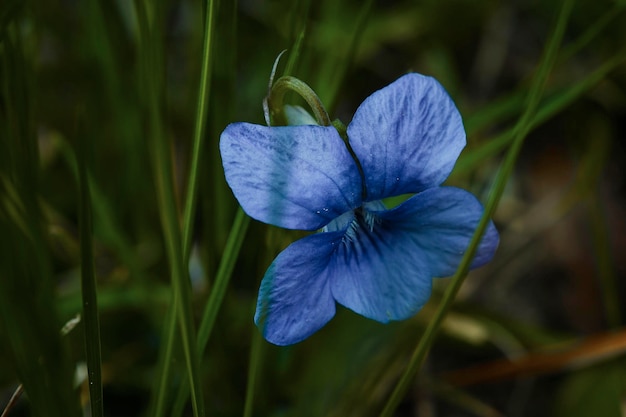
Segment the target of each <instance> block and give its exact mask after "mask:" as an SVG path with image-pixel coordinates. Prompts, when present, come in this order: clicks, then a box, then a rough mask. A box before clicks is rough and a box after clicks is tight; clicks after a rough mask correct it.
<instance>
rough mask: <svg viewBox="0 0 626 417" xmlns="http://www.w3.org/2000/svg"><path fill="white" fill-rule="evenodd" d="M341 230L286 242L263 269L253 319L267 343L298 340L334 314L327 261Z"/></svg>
mask: <svg viewBox="0 0 626 417" xmlns="http://www.w3.org/2000/svg"><path fill="white" fill-rule="evenodd" d="M342 235H343V233H342V232H328V233H316V234H314V235H310V236H307V237H305V238H303V239H300V240H298V241H296V242H294V243H292V244H291V245H289V246H288V247H287V248H286V249H285V250H284V251H282V252H281V253H280V254H279V255H278V257H276V259H275V260H274V262H273V263H272V265H270V267H269V269H268V270H267V272H266V273H265V276H264V277H263V281H262V282H261V288H260V290H259V298H258V300H257V309H256V313H255V315H254V322H255V323H256V325H257V326H259V328H260V329H261V331H262V333H263V336H264V337H265V338H266V339H267V340H268V341H269V342H271V343H274V344H276V345H280V346H285V345H291V344H294V343H297V342H300V341H302V340H304V339H306V338H307V337H309V336H310V335H312V334H313V333H315V332H316V331H318V330H319V329H320V328H322V327H323V326H324V325H325V324H326V323H328V321H329V320H330V319H331V318H333V316H334V315H335V300H334V299H333V296H332V293H331V291H330V282H329V275H328V263H329V261H330V259H331V254H332V252H333V251H334V250H335V247H336V246H337V245H338V244H339V242H340V241H341V236H342Z"/></svg>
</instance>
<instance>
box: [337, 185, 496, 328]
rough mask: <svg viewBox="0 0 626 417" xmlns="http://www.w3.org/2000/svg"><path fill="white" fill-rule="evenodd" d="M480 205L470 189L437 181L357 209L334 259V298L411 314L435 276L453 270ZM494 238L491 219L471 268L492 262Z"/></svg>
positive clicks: (361, 309) (352, 305)
mask: <svg viewBox="0 0 626 417" xmlns="http://www.w3.org/2000/svg"><path fill="white" fill-rule="evenodd" d="M366 208H367V207H366ZM482 211H483V210H482V206H481V205H480V203H479V202H478V201H477V200H476V199H475V198H474V196H472V195H471V194H470V193H468V192H466V191H463V190H461V189H458V188H452V187H436V188H431V189H428V190H426V191H424V192H422V193H420V194H417V195H415V196H413V197H411V198H410V199H409V200H407V201H405V202H404V203H403V204H401V205H400V206H398V207H396V208H395V209H393V210H384V211H383V210H381V211H376V210H374V211H372V210H370V211H369V213H365V214H363V215H361V216H357V221H358V225H357V226H356V227H353V230H354V231H353V233H352V237H351V239H345V240H344V241H343V242H342V244H341V245H340V246H339V247H338V249H337V251H336V252H335V257H334V258H333V263H331V268H332V269H333V271H334V276H333V280H332V281H331V289H332V292H333V296H334V297H335V300H336V301H337V302H339V303H340V304H342V305H344V306H346V307H348V308H349V309H351V310H353V311H355V312H356V313H358V314H361V315H363V316H366V317H369V318H371V319H374V320H377V321H380V322H387V321H389V320H401V319H406V318H408V317H411V316H412V315H413V314H415V313H416V312H417V311H419V309H420V308H421V307H422V306H423V305H424V304H425V303H426V301H427V300H428V298H429V297H430V292H431V285H432V277H435V276H448V275H450V274H452V273H454V271H455V270H456V268H457V267H458V265H459V262H460V260H461V257H462V256H463V253H464V252H465V250H466V249H467V246H468V244H469V241H470V238H471V236H472V234H473V232H474V229H475V227H476V226H477V224H478V220H479V218H480V216H481V214H482ZM497 244H498V234H497V231H496V230H495V227H494V226H493V224H490V225H489V228H488V230H487V232H486V234H485V236H484V237H483V240H482V243H481V245H480V247H479V251H478V254H477V256H476V258H475V260H474V262H473V264H472V267H477V266H480V265H482V264H484V263H485V262H488V261H489V260H490V259H491V257H492V256H493V253H494V251H495V248H496V246H497Z"/></svg>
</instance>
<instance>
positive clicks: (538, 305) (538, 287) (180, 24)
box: [0, 0, 626, 417]
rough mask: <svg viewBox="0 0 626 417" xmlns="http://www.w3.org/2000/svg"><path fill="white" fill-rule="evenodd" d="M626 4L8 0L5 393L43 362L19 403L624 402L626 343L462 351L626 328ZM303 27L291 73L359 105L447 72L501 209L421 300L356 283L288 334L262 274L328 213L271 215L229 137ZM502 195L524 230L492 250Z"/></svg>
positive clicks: (488, 196) (72, 408)
mask: <svg viewBox="0 0 626 417" xmlns="http://www.w3.org/2000/svg"><path fill="white" fill-rule="evenodd" d="M555 16H556V17H557V18H555ZM624 18H625V14H624V5H623V2H611V1H608V0H606V1H604V0H601V1H597V2H572V1H569V0H565V1H563V2H556V3H555V2H543V3H542V2H533V3H529V4H524V5H515V4H499V3H497V2H495V3H494V2H489V1H486V0H484V1H482V0H481V1H477V2H463V1H453V2H433V1H431V2H410V1H396V2H391V3H390V2H387V3H385V2H373V1H367V2H357V1H345V2H333V1H330V0H324V1H321V2H317V3H316V2H311V1H308V0H305V1H296V2H288V1H285V0H276V1H272V2H243V1H240V2H237V1H232V2H226V1H211V0H208V1H183V2H149V1H144V0H135V1H132V2H124V1H117V2H104V1H100V0H88V1H85V2H82V3H80V4H65V3H64V4H63V5H62V6H61V5H60V3H58V2H51V3H43V2H42V3H40V4H34V3H28V2H22V1H19V0H8V1H3V2H0V410H2V409H3V408H4V406H5V404H6V402H7V401H8V399H9V397H10V396H11V394H12V393H13V392H14V391H15V388H16V387H17V386H18V385H20V384H21V385H22V387H23V389H24V391H25V393H26V395H22V396H21V397H20V398H19V399H18V401H17V402H16V403H15V404H14V405H13V406H12V409H10V410H7V415H9V416H12V415H15V416H19V415H35V416H39V415H46V416H74V415H79V414H81V413H82V414H84V413H86V412H87V411H86V410H90V411H89V412H90V413H91V415H93V416H99V415H102V416H113V415H133V416H134V415H137V416H151V417H152V416H166V415H167V416H170V415H173V416H182V415H194V416H202V415H207V416H239V415H244V416H246V417H250V416H297V417H307V416H312V417H313V416H321V415H322V416H342V417H350V416H355V417H356V416H358V417H364V416H365V417H367V416H376V415H384V416H389V417H391V416H393V415H412V414H411V413H412V411H410V410H415V409H419V408H420V407H424V408H429V409H431V410H435V415H442V416H445V415H453V414H454V415H458V414H461V415H478V416H481V415H492V414H493V413H494V412H498V413H501V414H502V415H537V416H542V415H544V416H552V415H568V416H574V417H577V416H579V415H580V416H583V415H589V414H594V413H595V414H597V415H609V416H612V415H616V416H617V415H619V410H620V408H619V401H620V398H622V397H623V394H624V392H626V385H624V380H623V378H620V377H619V375H620V372H622V373H623V371H624V369H625V368H624V363H623V362H624V361H623V360H621V359H620V355H623V353H622V352H623V348H621V347H619V346H618V347H616V346H611V347H610V348H612V349H616V350H615V352H613V354H614V355H617V358H616V359H613V360H612V361H609V362H607V361H606V360H604V362H603V361H602V360H600V361H599V360H597V359H595V358H597V355H596V354H597V352H588V355H589V356H588V358H594V359H593V360H589V361H588V362H585V361H581V362H580V363H578V362H577V363H576V364H575V365H576V367H574V366H573V365H572V367H567V368H565V369H559V370H557V371H556V373H554V374H551V375H550V376H548V375H544V374H538V375H535V376H534V377H533V378H534V379H533V385H523V384H525V382H521V381H520V380H518V379H515V378H512V379H509V380H506V381H502V382H499V383H497V384H493V383H492V384H485V385H484V386H481V387H479V388H478V389H474V388H475V387H456V386H451V385H449V384H448V382H447V380H446V379H445V375H446V372H447V371H450V370H456V369H461V368H466V367H470V366H476V365H479V364H481V363H483V362H489V361H492V360H497V359H500V358H502V357H505V356H506V357H515V356H517V355H524V354H526V353H528V352H533V351H536V350H544V349H552V348H553V345H554V344H555V343H557V342H560V341H565V340H572V339H583V338H585V337H587V336H593V335H598V334H599V335H602V334H604V333H605V332H609V331H610V332H614V333H615V334H618V335H619V334H621V332H623V331H624V330H623V326H624V309H623V308H622V307H621V306H622V304H624V301H625V300H624V285H623V279H622V278H623V271H624V270H625V268H624V260H623V259H622V258H623V257H622V256H620V255H621V253H622V252H623V251H624V242H623V239H622V238H621V236H622V235H623V233H622V231H623V228H624V225H623V220H622V219H623V218H625V216H624V215H625V211H626V207H625V205H624V200H625V199H624V187H623V182H622V179H621V178H622V177H623V169H622V168H621V167H622V166H623V164H624V163H625V162H626V161H625V160H624V155H625V154H626V153H624V145H623V140H622V139H621V138H623V137H624V124H623V120H624V114H625V110H624V109H626V93H625V92H626V75H625V74H626V66H625V60H626V58H625V57H626V50H625V49H624V46H623V45H622V43H623V42H621V41H620V40H621V39H624V36H626V32H625V31H626V29H625V28H626V25H624V24H623V22H624ZM285 49H286V50H287V53H286V54H285V55H284V57H283V59H282V60H281V61H280V63H279V65H278V66H277V72H276V77H275V80H278V79H279V78H280V77H281V76H283V75H289V76H292V77H296V78H297V79H299V80H301V81H302V82H304V83H306V84H307V85H309V86H311V88H312V89H313V90H314V92H315V93H316V94H317V96H318V97H319V99H320V100H321V102H322V103H323V105H324V107H325V109H326V110H328V113H329V117H330V120H335V119H340V120H341V121H342V122H343V123H344V124H346V125H347V124H348V123H349V121H350V119H351V116H352V114H353V113H354V111H355V110H356V108H357V107H358V105H359V104H360V103H361V102H362V100H363V99H364V98H365V97H367V96H368V95H370V94H371V93H372V92H374V91H375V90H377V89H379V88H382V87H383V86H385V85H387V84H389V83H390V82H392V81H393V80H395V79H396V78H398V77H399V76H401V75H402V74H404V73H406V72H408V71H417V72H421V73H425V74H428V75H432V76H434V77H436V78H437V79H439V80H440V81H441V82H442V84H443V85H444V86H445V87H446V89H447V90H448V91H449V93H450V94H451V96H452V97H453V99H454V100H455V102H456V103H457V105H458V106H459V108H460V110H461V113H462V115H463V118H464V123H465V126H466V130H467V136H468V145H467V148H466V149H465V150H464V151H463V153H462V154H461V157H460V158H459V160H458V162H457V164H456V166H455V169H454V171H453V173H452V175H451V177H450V178H449V179H448V182H449V183H450V184H453V185H459V186H462V187H464V188H467V189H469V190H471V191H472V192H473V193H475V194H476V195H477V196H478V197H479V199H480V200H481V201H482V202H483V203H484V205H485V216H484V218H483V220H482V222H481V224H480V226H479V228H478V230H477V232H476V236H475V239H474V240H473V241H472V244H471V245H470V247H469V248H468V250H467V252H466V256H465V258H464V262H463V263H462V265H461V266H460V267H459V270H458V271H457V273H456V274H455V275H454V276H453V277H452V278H451V279H450V280H443V281H442V280H437V281H436V283H435V290H434V293H433V297H432V300H431V302H430V303H429V304H428V305H427V306H426V308H425V309H424V310H423V311H422V312H420V313H419V314H418V315H417V316H416V317H415V318H412V319H410V320H407V321H404V322H399V323H392V324H390V325H386V326H385V325H380V324H378V323H373V322H370V321H368V320H367V319H364V318H362V317H359V316H356V315H355V314H353V313H351V312H350V311H347V310H346V309H343V308H339V309H338V313H337V317H336V318H335V319H334V320H333V321H332V322H331V323H329V325H327V326H326V327H325V328H324V329H322V330H321V331H320V332H318V333H317V334H315V335H314V336H312V337H311V338H309V339H308V340H306V341H304V342H302V343H299V344H297V345H295V346H292V347H286V348H278V347H276V346H272V345H269V344H268V343H267V342H266V341H265V340H263V338H262V337H261V335H260V334H259V332H258V329H257V328H256V327H255V326H254V324H253V321H252V318H253V313H254V308H255V305H256V296H257V291H258V285H259V282H260V279H261V277H262V276H263V274H264V272H265V270H266V268H267V267H268V266H269V264H270V263H271V261H272V259H273V258H274V257H275V256H276V255H277V254H278V253H279V252H280V250H282V249H284V248H285V247H286V246H287V245H289V244H290V243H291V242H293V241H295V240H296V239H298V238H300V237H301V236H303V235H304V234H303V233H302V232H297V231H286V230H282V229H278V228H274V227H271V226H267V225H263V224H260V223H258V222H255V221H251V219H250V218H248V217H247V216H246V215H245V213H244V212H243V211H242V210H241V209H240V208H239V207H238V206H237V202H236V200H235V199H234V198H233V195H232V193H231V191H230V189H229V188H228V185H227V184H226V182H225V180H224V174H223V170H222V165H221V158H220V155H219V151H218V144H219V137H220V133H221V132H222V130H223V129H224V128H225V127H226V126H227V124H228V123H231V122H236V121H247V122H251V123H259V124H264V123H265V122H264V114H263V107H262V102H263V99H264V97H265V96H266V95H267V93H268V90H267V86H268V79H269V76H270V72H271V70H272V64H273V62H274V60H275V59H276V56H277V55H278V54H279V53H280V52H281V51H282V50H285ZM498 54H502V55H498ZM284 103H285V104H300V105H304V103H303V102H302V101H300V100H299V99H298V98H297V97H295V95H293V94H291V95H289V94H287V95H285V96H284ZM488 218H493V219H494V220H495V222H496V225H497V227H498V229H499V230H500V232H501V237H502V240H501V247H500V248H499V250H498V253H497V255H496V258H495V259H494V261H493V262H492V264H491V265H488V266H486V267H484V268H481V269H479V270H477V271H474V272H472V273H470V274H469V275H468V274H467V272H468V265H469V260H470V259H471V257H472V253H473V251H474V250H475V248H476V245H477V243H478V239H479V237H480V234H481V233H482V229H484V227H485V225H486V221H487V220H488ZM77 313H81V317H82V321H81V323H80V324H79V325H78V326H77V328H76V330H75V331H73V332H72V333H70V334H67V335H65V336H62V335H61V334H60V333H59V330H60V329H61V327H62V326H63V324H64V323H65V322H66V321H67V320H69V319H70V318H72V317H74V316H75V315H76V314H77ZM607 348H608V347H607ZM83 364H86V367H87V374H86V376H83V377H81V375H83V374H81V372H80V369H82V367H83ZM607 372H608V373H607ZM604 374H606V375H608V376H607V378H600V377H599V376H601V375H604ZM74 378H78V379H76V381H74ZM520 387H521V388H520ZM524 387H525V388H524ZM516 395H517V396H518V397H516ZM522 397H523V398H522ZM573 398H575V401H574V400H573ZM89 399H91V401H89ZM87 401H89V403H87ZM516 401H517V402H516ZM520 404H521V405H520ZM382 410H384V411H382ZM381 411H382V414H380V413H381Z"/></svg>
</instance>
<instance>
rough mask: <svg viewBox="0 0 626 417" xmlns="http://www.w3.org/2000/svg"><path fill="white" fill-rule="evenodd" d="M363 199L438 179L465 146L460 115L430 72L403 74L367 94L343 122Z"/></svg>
mask: <svg viewBox="0 0 626 417" xmlns="http://www.w3.org/2000/svg"><path fill="white" fill-rule="evenodd" d="M348 138H349V140H350V145H351V146H352V149H353V150H354V152H355V154H356V156H357V158H358V159H359V161H360V162H361V166H362V167H363V172H364V174H365V183H366V187H367V200H368V201H372V200H377V199H380V198H384V197H390V196H394V195H399V194H405V193H417V192H420V191H423V190H425V189H426V188H430V187H434V186H437V185H440V184H441V183H442V182H443V181H444V180H445V179H446V178H447V177H448V175H449V174H450V172H451V171H452V168H453V167H454V163H455V162H456V159H457V157H458V156H459V153H460V152H461V150H462V149H463V147H464V146H465V131H464V129H463V122H462V120H461V115H460V114H459V111H458V110H457V108H456V106H455V105H454V103H453V102H452V99H450V96H448V93H446V91H445V90H444V88H443V87H442V86H441V84H439V82H437V80H435V79H434V78H432V77H427V76H424V75H420V74H407V75H405V76H403V77H401V78H399V79H398V80H397V81H395V82H394V83H392V84H390V85H389V86H387V87H385V88H383V89H381V90H379V91H377V92H375V93H374V94H372V95H371V96H369V97H368V98H367V99H365V101H364V102H363V103H362V104H361V105H360V106H359V108H358V109H357V111H356V113H355V115H354V118H353V119H352V122H351V123H350V125H349V126H348Z"/></svg>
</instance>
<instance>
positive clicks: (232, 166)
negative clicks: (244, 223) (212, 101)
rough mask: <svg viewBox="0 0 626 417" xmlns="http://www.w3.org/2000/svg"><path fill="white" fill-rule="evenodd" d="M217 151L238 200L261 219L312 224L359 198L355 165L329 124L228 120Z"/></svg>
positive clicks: (309, 227) (346, 208) (316, 225)
mask: <svg viewBox="0 0 626 417" xmlns="http://www.w3.org/2000/svg"><path fill="white" fill-rule="evenodd" d="M220 151H221V153H222V162H223V165H224V172H225V175H226V181H227V182H228V185H229V186H230V187H231V189H232V190H233V193H234V194H235V197H236V198H237V200H238V201H239V204H241V206H242V208H243V209H244V211H245V212H246V213H248V215H250V216H251V217H253V218H255V219H257V220H260V221H262V222H265V223H269V224H273V225H275V226H280V227H284V228H287V229H301V230H315V229H319V228H320V227H322V226H324V225H325V224H327V223H328V222H330V221H331V220H332V219H334V218H335V217H337V216H339V215H341V214H342V213H345V212H346V211H349V210H351V209H352V208H354V207H358V206H359V205H360V203H361V188H362V187H361V184H362V182H361V177H360V174H359V171H358V168H357V166H356V163H355V162H354V160H353V159H352V157H351V156H350V153H349V152H348V150H347V148H346V146H345V144H344V143H343V141H342V140H341V138H340V137H339V134H338V133H337V131H336V130H335V129H334V128H333V127H323V126H282V127H266V126H260V125H254V124H249V123H233V124H231V125H229V126H227V127H226V129H225V130H224V132H223V133H222V136H221V138H220Z"/></svg>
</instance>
